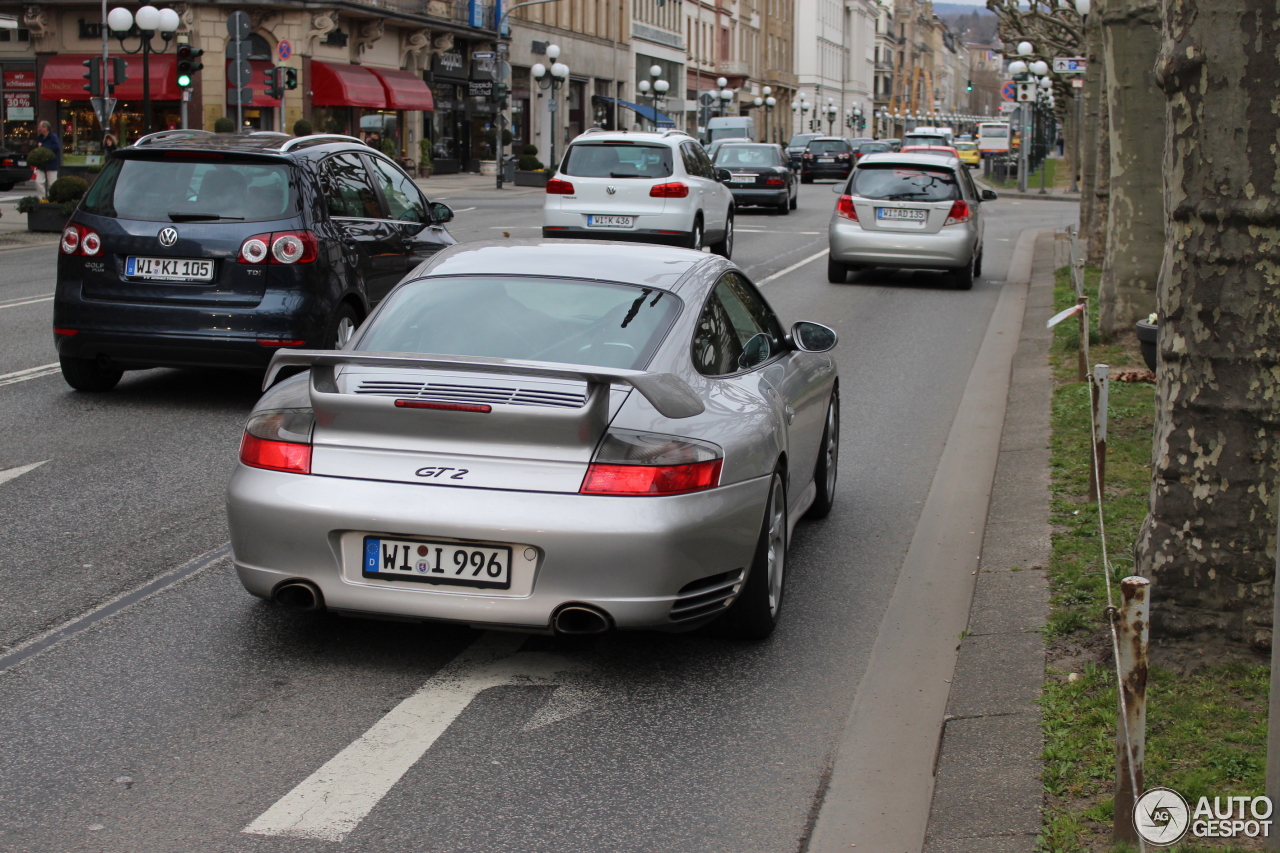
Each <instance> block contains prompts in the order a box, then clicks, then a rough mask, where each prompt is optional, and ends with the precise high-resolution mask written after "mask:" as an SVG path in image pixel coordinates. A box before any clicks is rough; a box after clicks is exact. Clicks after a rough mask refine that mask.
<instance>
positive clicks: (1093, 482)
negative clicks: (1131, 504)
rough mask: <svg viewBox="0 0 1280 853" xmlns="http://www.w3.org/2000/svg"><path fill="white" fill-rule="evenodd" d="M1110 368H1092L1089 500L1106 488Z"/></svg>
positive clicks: (1105, 366)
mask: <svg viewBox="0 0 1280 853" xmlns="http://www.w3.org/2000/svg"><path fill="white" fill-rule="evenodd" d="M1110 377H1111V368H1110V367H1109V366H1108V365H1105V364H1095V365H1094V366H1093V383H1094V389H1095V390H1094V393H1093V394H1092V395H1091V396H1092V397H1093V413H1092V414H1093V423H1094V438H1095V443H1094V446H1093V455H1094V457H1095V460H1094V464H1091V465H1090V466H1089V500H1091V501H1092V500H1097V499H1098V496H1099V495H1102V494H1105V493H1106V492H1105V490H1106V488H1107V404H1108V399H1109V396H1110V392H1111V378H1110Z"/></svg>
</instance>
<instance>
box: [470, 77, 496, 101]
mask: <svg viewBox="0 0 1280 853" xmlns="http://www.w3.org/2000/svg"><path fill="white" fill-rule="evenodd" d="M467 87H468V91H467V94H468V95H470V96H471V97H473V98H492V97H493V83H491V82H488V81H481V82H476V81H475V80H472V81H471V82H470V83H468V84H467Z"/></svg>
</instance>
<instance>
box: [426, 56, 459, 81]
mask: <svg viewBox="0 0 1280 853" xmlns="http://www.w3.org/2000/svg"><path fill="white" fill-rule="evenodd" d="M465 68H466V61H465V60H464V59H463V58H462V51H460V50H450V51H447V52H445V53H437V54H436V56H435V59H434V60H432V62H431V72H432V73H433V74H438V75H440V76H442V77H457V78H461V79H465V78H466V76H467V74H466V71H465V70H464V69H465Z"/></svg>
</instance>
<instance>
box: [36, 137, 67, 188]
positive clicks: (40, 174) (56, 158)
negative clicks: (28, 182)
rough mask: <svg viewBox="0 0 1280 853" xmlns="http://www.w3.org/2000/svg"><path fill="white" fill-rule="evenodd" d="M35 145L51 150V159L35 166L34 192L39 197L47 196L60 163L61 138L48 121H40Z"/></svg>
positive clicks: (56, 177) (56, 175) (56, 176)
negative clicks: (42, 164)
mask: <svg viewBox="0 0 1280 853" xmlns="http://www.w3.org/2000/svg"><path fill="white" fill-rule="evenodd" d="M36 145H38V146H39V147H41V148H48V149H49V150H50V151H52V152H53V159H52V160H50V161H49V162H48V163H46V164H45V165H44V166H43V167H40V166H37V167H36V194H37V195H38V197H39V198H48V197H49V187H51V186H52V185H53V182H54V181H56V180H58V167H59V166H61V165H62V140H61V139H59V138H58V134H56V133H54V132H53V128H51V127H50V126H49V122H47V121H42V122H40V130H39V136H38V138H37V139H36Z"/></svg>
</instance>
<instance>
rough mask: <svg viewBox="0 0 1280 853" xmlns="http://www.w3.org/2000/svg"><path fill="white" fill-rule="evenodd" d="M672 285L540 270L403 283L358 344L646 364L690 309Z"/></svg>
mask: <svg viewBox="0 0 1280 853" xmlns="http://www.w3.org/2000/svg"><path fill="white" fill-rule="evenodd" d="M680 307H681V303H680V300H679V299H678V298H677V297H675V296H674V295H672V294H671V293H668V292H667V291H665V290H658V289H656V288H649V287H635V286H633V285H626V284H611V283H606V282H596V281H576V280H572V279H554V278H534V277H531V276H478V275H477V276H451V277H445V276H441V277H439V278H424V279H419V280H418V281H413V282H410V283H408V284H406V285H404V286H403V287H400V288H397V289H396V291H395V292H394V293H392V294H391V296H389V297H387V301H386V304H385V305H384V306H382V307H381V308H380V309H379V310H378V313H377V315H376V316H375V317H374V318H373V319H372V321H371V324H370V326H369V328H368V330H367V331H365V332H363V333H362V335H361V337H360V340H359V342H358V344H357V347H356V348H357V349H360V350H365V351H372V352H415V353H436V354H440V355H465V356H487V357H491V358H518V359H528V360H532V361H553V362H559V363H564V364H588V365H594V366H597V367H620V368H627V369H634V370H639V369H642V368H644V366H645V365H647V364H648V363H649V359H650V358H652V357H653V354H654V352H655V351H656V350H657V348H658V345H659V344H660V343H662V339H663V338H664V337H665V336H666V334H667V330H668V329H670V328H671V324H672V323H673V322H674V321H675V318H676V316H677V315H678V314H679V313H680Z"/></svg>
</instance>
